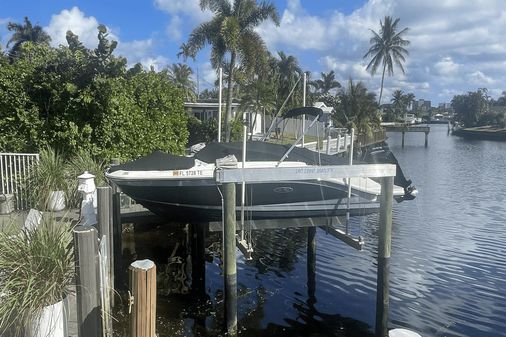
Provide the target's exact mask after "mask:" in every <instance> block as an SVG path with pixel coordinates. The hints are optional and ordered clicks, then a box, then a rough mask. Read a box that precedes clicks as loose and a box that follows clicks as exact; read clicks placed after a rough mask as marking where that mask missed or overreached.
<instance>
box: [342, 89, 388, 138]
mask: <svg viewBox="0 0 506 337" xmlns="http://www.w3.org/2000/svg"><path fill="white" fill-rule="evenodd" d="M338 99H339V104H338V106H337V109H336V112H335V114H334V120H335V122H336V125H343V126H345V127H347V128H356V129H357V130H358V132H359V133H363V134H371V132H372V130H373V129H374V128H375V127H377V126H378V125H379V123H380V118H379V115H378V113H377V111H378V104H377V103H376V95H375V94H374V93H373V92H369V91H368V90H367V88H366V87H365V85H364V84H363V83H362V82H358V83H354V82H353V80H352V79H350V80H349V82H348V86H347V88H346V89H345V90H343V91H340V92H339V93H338Z"/></svg>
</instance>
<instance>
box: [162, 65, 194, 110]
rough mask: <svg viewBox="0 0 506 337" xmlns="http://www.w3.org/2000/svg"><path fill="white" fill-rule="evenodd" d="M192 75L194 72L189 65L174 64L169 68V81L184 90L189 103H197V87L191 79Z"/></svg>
mask: <svg viewBox="0 0 506 337" xmlns="http://www.w3.org/2000/svg"><path fill="white" fill-rule="evenodd" d="M192 74H193V70H192V69H191V68H190V67H189V66H188V65H187V64H183V63H174V64H172V65H171V66H170V67H169V79H170V80H171V82H172V83H174V84H175V85H176V87H178V88H180V89H182V90H183V92H184V96H185V99H186V100H187V101H195V99H196V98H197V95H196V94H195V92H196V88H197V87H196V85H195V82H193V80H192V78H191V75H192Z"/></svg>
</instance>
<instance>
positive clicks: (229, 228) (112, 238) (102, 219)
mask: <svg viewBox="0 0 506 337" xmlns="http://www.w3.org/2000/svg"><path fill="white" fill-rule="evenodd" d="M395 173H396V167H395V165H391V164H368V165H338V166H325V167H321V166H307V167H297V168H293V167H279V168H245V169H241V168H218V169H217V171H216V173H215V181H216V183H217V184H218V185H220V186H221V189H222V191H223V196H224V204H223V209H224V217H223V221H222V222H218V223H214V224H213V223H198V224H188V225H189V228H190V233H191V234H190V240H191V245H192V247H194V248H192V250H191V251H192V257H191V258H192V279H193V280H194V282H195V284H192V287H195V290H194V291H195V293H196V294H198V293H201V292H204V293H205V282H206V281H205V258H204V250H205V249H204V243H205V237H206V235H207V233H208V232H209V231H210V230H211V231H221V230H223V260H224V275H223V279H224V285H225V286H224V295H225V296H224V304H223V305H224V313H225V315H224V322H223V325H224V330H225V331H226V332H227V333H228V334H229V335H230V336H236V335H237V316H238V313H237V309H238V306H237V300H238V298H237V272H238V270H237V254H236V252H237V249H239V250H240V251H241V252H242V253H243V254H244V255H245V257H246V258H247V254H248V253H249V254H251V251H249V250H248V247H247V241H246V240H244V238H241V237H240V234H239V233H240V232H241V230H244V229H245V228H246V226H247V227H248V228H250V229H251V228H256V229H275V228H288V227H307V228H308V229H307V235H308V243H307V254H308V270H307V275H308V284H311V285H312V286H311V287H310V288H311V289H312V290H311V289H310V290H311V291H312V292H313V295H312V296H313V297H314V288H315V284H316V281H315V277H316V259H317V256H316V245H317V242H316V235H315V233H316V229H317V228H321V229H322V230H324V231H325V232H326V233H328V234H330V235H332V236H333V237H334V238H336V239H339V240H341V241H343V242H345V243H346V244H347V245H349V246H351V247H353V248H355V249H361V248H362V246H363V244H364V242H363V241H362V239H361V238H360V237H358V238H356V237H353V236H352V235H351V234H350V233H349V232H348V228H347V226H346V228H341V227H344V224H343V222H344V221H345V220H344V219H338V218H334V219H333V221H328V220H323V219H305V220H301V219H298V220H293V219H289V220H279V221H278V220H276V221H264V222H261V221H259V222H256V223H247V224H245V226H244V227H241V226H240V225H239V224H240V221H239V220H238V219H237V218H236V207H238V206H236V204H235V201H236V197H235V195H236V184H240V183H242V182H245V183H246V184H255V183H262V182H269V181H280V180H306V179H324V178H329V177H333V178H339V179H351V178H355V177H367V178H379V179H380V181H381V196H380V198H379V202H378V204H379V206H380V207H379V208H380V209H379V211H380V216H379V237H378V264H377V280H378V281H377V294H376V296H377V301H376V303H377V305H376V327H375V331H376V336H382V337H385V336H387V335H388V322H389V321H388V311H389V264H390V263H389V261H390V255H391V254H390V251H391V226H392V203H393V179H394V176H395ZM100 189H101V192H104V193H98V206H99V209H98V216H97V220H98V221H99V223H98V224H97V228H98V229H99V230H98V231H97V230H96V229H95V228H93V227H91V228H92V230H88V232H90V233H87V232H86V233H85V232H84V231H83V229H82V228H81V229H74V235H75V240H76V242H79V244H78V245H77V246H79V247H81V248H82V247H88V245H86V243H89V242H94V243H95V247H94V249H93V252H94V253H93V254H91V255H90V254H84V253H82V252H81V253H79V256H81V257H82V258H81V259H77V258H76V261H78V262H79V263H80V265H79V268H78V270H84V269H82V268H83V267H84V266H86V267H87V268H88V269H89V270H92V271H98V268H99V267H98V264H96V263H98V262H97V261H98V259H96V261H95V262H93V263H95V264H93V263H91V262H90V261H88V262H86V259H84V257H90V256H98V251H97V248H98V247H97V245H96V241H97V239H98V241H99V242H100V245H99V246H100V247H102V246H103V245H102V241H103V242H104V247H103V248H98V249H100V251H101V252H103V251H102V249H104V248H105V249H106V250H107V249H111V255H109V256H110V258H111V259H110V260H106V261H105V263H106V266H108V265H110V264H111V265H110V267H107V269H106V275H109V274H108V273H111V274H112V279H109V280H110V281H109V282H111V283H110V285H111V288H110V291H111V292H112V293H114V289H119V288H118V287H119V285H118V277H114V274H116V276H119V275H120V274H124V273H125V270H126V269H127V267H128V266H126V265H125V264H124V262H123V261H122V257H121V252H122V249H123V248H124V247H122V231H123V230H122V226H123V224H125V223H167V222H168V221H167V220H165V219H163V218H161V217H158V216H156V215H154V214H153V213H151V212H149V211H147V210H146V209H144V208H143V207H142V206H140V205H128V207H122V202H121V200H122V193H121V192H120V191H119V190H118V189H116V188H112V189H111V188H109V187H101V188H100ZM53 216H55V217H60V218H66V219H70V220H71V221H73V222H77V220H78V219H79V212H78V211H77V210H68V211H63V212H58V213H54V214H53ZM23 219H26V213H25V212H20V213H12V214H9V215H4V216H2V217H0V221H1V224H2V225H4V224H8V223H12V222H17V223H23V222H24V220H23ZM78 227H82V226H78ZM98 234H100V235H99V236H97V235H98ZM85 235H86V236H89V238H91V239H92V240H91V241H90V240H88V239H89V238H88V237H85ZM104 240H105V241H104ZM245 244H246V245H245ZM81 248H80V249H81ZM90 249H91V248H90ZM136 262H138V261H136ZM141 262H142V261H141ZM81 264H82V265H81ZM151 264H153V263H152V262H151ZM88 269H86V270H88ZM142 272H152V270H151V269H150V271H142V270H137V269H135V270H134V269H132V268H129V278H130V280H132V277H134V276H135V277H139V273H142ZM84 276H86V275H85V274H83V275H81V277H80V278H78V280H79V281H78V282H77V283H76V289H79V288H80V287H85V288H86V289H92V288H93V287H95V288H97V289H98V287H97V285H96V284H95V283H93V284H91V283H90V282H93V280H94V278H93V277H90V278H84ZM150 282H151V283H147V284H146V287H144V288H142V289H140V290H139V289H137V288H132V284H130V291H131V293H132V294H133V295H132V296H131V297H129V299H128V301H129V302H130V301H131V303H133V306H134V312H135V313H136V314H132V315H130V319H131V320H133V321H134V322H138V321H145V319H144V318H145V317H149V318H150V319H149V321H151V319H152V317H154V316H153V315H155V312H156V310H152V312H153V313H152V314H151V313H150V311H149V310H146V308H145V306H144V305H143V306H141V307H140V308H139V309H138V310H137V309H136V306H138V305H139V303H141V302H140V301H141V299H143V298H145V296H148V295H149V294H151V296H152V300H153V301H154V302H150V303H151V304H150V308H151V309H153V308H155V309H156V288H155V287H156V281H154V278H152V279H151V281H150ZM130 283H131V282H130ZM135 284H136V283H134V285H135ZM149 284H152V286H149ZM150 287H151V288H150ZM104 289H105V288H104ZM107 289H109V288H107ZM96 292H97V293H98V290H97V291H96ZM144 292H145V293H144ZM153 293H154V294H155V295H153ZM103 296H105V295H103ZM143 296H144V297H143ZM132 297H133V298H135V299H133V300H132ZM71 301H72V302H71V307H72V308H71V322H70V325H71V326H70V328H71V331H70V336H75V335H76V330H79V331H81V332H82V331H85V330H83V329H87V327H86V326H85V325H84V320H83V317H81V316H83V313H92V312H96V310H100V309H99V308H100V304H99V303H100V302H98V303H91V302H90V303H88V302H85V301H84V300H83V294H81V293H80V292H77V293H76V297H75V298H72V299H71ZM105 302H110V303H109V304H108V306H109V307H111V306H112V307H114V296H113V297H112V298H109V299H108V300H104V303H105ZM111 303H112V304H111ZM76 306H77V308H80V309H77V316H75V311H74V310H75V309H74V308H75V307H76ZM136 310H137V311H136ZM79 313H81V314H79ZM137 313H138V315H141V316H138V317H136V315H137ZM142 315H144V316H142ZM76 317H77V318H76ZM140 317H144V318H142V319H141V318H140ZM100 319H101V318H100V316H97V317H95V318H94V320H95V321H97V324H98V325H100V324H101V323H100ZM139 319H140V320H139ZM152 321H153V322H152V324H151V325H150V328H152V329H154V325H155V321H154V319H153V320H152ZM88 323H89V322H88ZM104 324H106V321H105V320H104ZM110 329H112V327H109V328H107V329H106V325H104V334H103V335H101V334H97V335H93V336H97V337H101V336H106V335H108V334H109V333H110V331H112V330H110ZM90 336H92V335H90Z"/></svg>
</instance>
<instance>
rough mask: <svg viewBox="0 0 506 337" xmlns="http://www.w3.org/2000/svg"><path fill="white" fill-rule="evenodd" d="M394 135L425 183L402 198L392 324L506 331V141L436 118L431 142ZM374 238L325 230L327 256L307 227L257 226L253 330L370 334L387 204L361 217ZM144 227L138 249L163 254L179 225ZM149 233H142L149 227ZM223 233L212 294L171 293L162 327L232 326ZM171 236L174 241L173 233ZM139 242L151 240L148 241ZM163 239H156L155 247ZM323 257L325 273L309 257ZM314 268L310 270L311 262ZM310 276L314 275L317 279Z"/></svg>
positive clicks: (243, 330)
mask: <svg viewBox="0 0 506 337" xmlns="http://www.w3.org/2000/svg"><path fill="white" fill-rule="evenodd" d="M390 136H391V137H390V139H389V144H390V146H391V148H392V150H393V152H394V153H395V154H396V156H397V158H398V159H399V161H400V163H401V165H402V166H403V168H404V171H405V173H406V175H408V176H409V177H410V178H411V179H412V180H413V181H414V183H415V184H416V186H417V188H418V189H419V191H420V193H419V195H418V197H417V199H416V200H414V201H412V202H403V203H400V204H394V211H393V231H392V235H393V237H392V258H391V270H390V271H391V278H390V280H391V281H390V294H391V297H390V323H391V327H407V328H411V329H413V330H416V331H418V332H419V333H420V334H422V335H423V336H480V337H481V336H484V337H488V336H501V335H504V331H506V318H505V317H506V297H505V296H504V293H505V292H506V259H505V256H506V245H504V242H506V228H505V226H504V219H505V218H506V206H505V204H504V202H505V200H506V193H505V192H504V191H506V180H505V179H504V177H503V175H504V164H505V163H506V143H494V142H484V141H464V140H462V139H459V138H455V137H451V136H447V134H446V126H444V125H443V126H441V127H438V126H433V127H432V129H431V133H430V135H429V137H430V140H429V147H428V148H427V149H426V148H424V147H423V141H420V139H418V138H416V137H417V136H419V135H416V134H406V144H405V148H404V149H402V148H401V147H400V143H401V140H400V135H395V134H392V135H390ZM351 229H352V231H353V233H354V234H355V235H358V234H360V235H361V236H362V237H363V239H364V241H365V245H364V250H363V251H361V252H358V251H355V250H353V249H351V248H350V247H348V246H346V245H345V244H343V243H341V242H339V241H337V240H336V239H335V238H334V237H332V236H330V235H326V234H325V232H323V231H321V230H318V231H317V233H316V262H315V263H312V262H311V261H308V256H307V230H306V229H304V228H300V229H293V228H291V229H280V230H269V231H254V232H253V240H254V242H255V252H254V254H253V260H252V261H244V259H243V258H242V257H241V255H240V253H238V254H239V255H238V289H239V303H238V306H239V329H240V334H241V335H242V336H255V337H258V336H367V335H371V333H372V327H373V326H374V319H375V299H376V251H377V230H378V226H377V216H375V215H372V216H368V217H363V218H357V219H354V223H353V224H352V226H351ZM166 230H167V229H163V228H162V229H160V228H158V229H157V231H158V232H157V231H155V233H156V236H157V237H158V238H157V239H156V241H149V240H147V242H148V243H142V242H140V241H139V238H136V239H135V242H134V243H135V247H131V248H130V250H131V251H135V254H136V256H137V257H138V258H145V257H149V254H151V253H153V252H154V253H155V256H158V258H157V259H160V260H163V256H160V255H163V253H164V252H165V254H167V253H166V251H168V250H169V249H170V247H168V248H161V249H160V248H156V247H155V246H159V245H162V244H163V243H164V242H166V243H167V242H171V240H173V239H172V238H176V237H177V236H178V234H168V233H164V231H166ZM141 241H142V239H141ZM219 242H220V235H219V233H217V234H213V235H210V236H209V237H208V239H207V241H206V247H209V246H211V245H212V244H213V243H215V246H214V248H212V249H208V250H207V254H208V255H207V263H206V294H207V296H208V297H207V299H206V300H204V301H197V300H195V299H194V298H193V297H192V296H180V295H171V296H167V297H162V298H159V302H158V303H159V309H158V314H159V315H158V316H159V318H158V330H159V332H160V336H220V335H221V324H222V322H223V317H222V315H223V313H222V304H223V303H222V290H223V279H222V269H221V256H220V246H219ZM169 246H170V244H169ZM139 247H144V248H142V249H140V248H139ZM151 248H153V250H152V251H149V250H150V249H151ZM311 264H314V266H315V273H314V287H313V284H312V283H311V282H312V281H311V279H312V278H313V276H312V275H311V271H310V270H309V269H308V265H311ZM308 271H310V272H309V273H308ZM308 281H309V282H308Z"/></svg>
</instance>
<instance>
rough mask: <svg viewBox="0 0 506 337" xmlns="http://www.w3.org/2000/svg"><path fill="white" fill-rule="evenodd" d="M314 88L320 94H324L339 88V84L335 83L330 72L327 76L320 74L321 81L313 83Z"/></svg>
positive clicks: (332, 73)
mask: <svg viewBox="0 0 506 337" xmlns="http://www.w3.org/2000/svg"><path fill="white" fill-rule="evenodd" d="M314 86H315V87H316V90H317V91H319V92H320V93H321V94H326V93H328V92H329V91H330V90H332V89H335V88H340V87H341V83H339V82H338V81H336V75H335V73H334V70H332V71H330V72H329V73H328V74H325V73H321V79H318V80H316V81H314Z"/></svg>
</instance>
